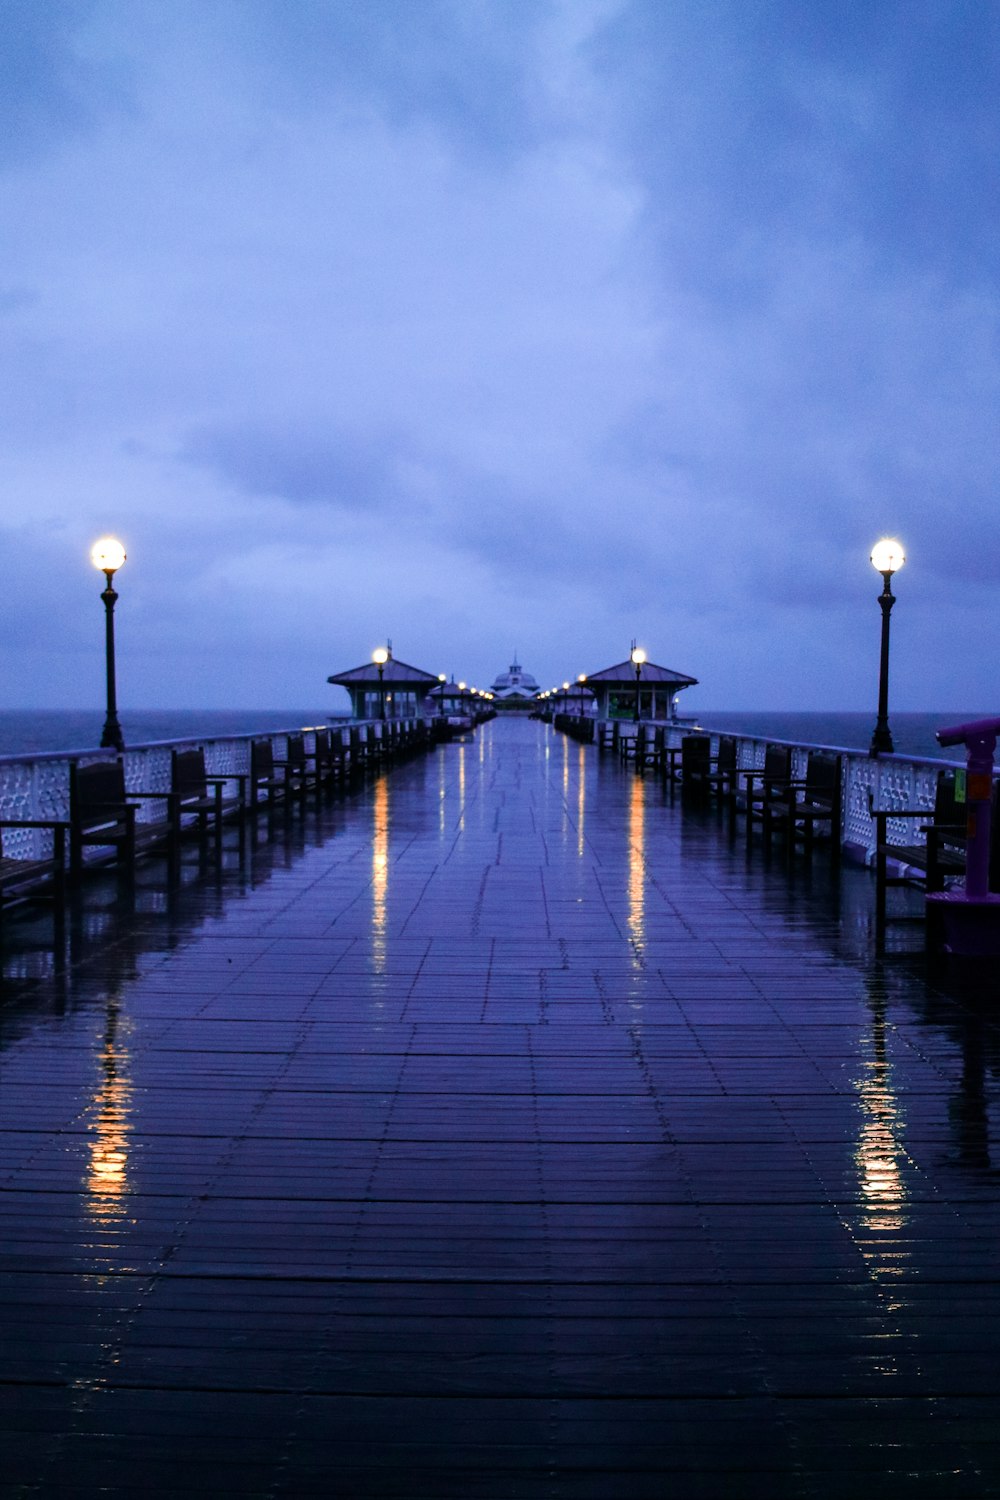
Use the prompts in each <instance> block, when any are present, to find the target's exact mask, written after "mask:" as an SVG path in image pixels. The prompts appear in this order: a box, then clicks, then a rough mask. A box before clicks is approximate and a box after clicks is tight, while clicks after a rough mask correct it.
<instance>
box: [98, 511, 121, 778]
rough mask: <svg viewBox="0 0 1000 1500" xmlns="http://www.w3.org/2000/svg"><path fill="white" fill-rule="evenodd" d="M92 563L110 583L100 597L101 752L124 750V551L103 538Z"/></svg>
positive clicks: (110, 537)
mask: <svg viewBox="0 0 1000 1500" xmlns="http://www.w3.org/2000/svg"><path fill="white" fill-rule="evenodd" d="M90 560H91V562H92V563H93V564H94V567H95V568H97V569H98V570H99V571H100V572H101V573H103V574H104V576H105V578H106V579H107V586H106V588H105V589H104V592H103V593H102V594H101V598H102V599H103V600H104V665H105V670H106V673H107V681H108V693H107V698H108V711H107V717H106V718H105V720H104V729H103V732H102V734H101V747H102V749H111V750H124V749H125V740H124V737H123V735H122V726H121V725H120V724H119V722H118V698H117V692H116V688H115V603H116V601H117V599H118V595H117V594H116V593H115V587H114V577H115V574H116V573H117V572H118V569H119V568H120V567H121V565H122V563H123V562H124V561H125V548H124V547H123V546H122V544H121V542H119V541H118V540H117V539H116V538H115V537H113V536H104V537H101V540H100V541H99V542H95V543H94V545H93V546H92V547H91V549H90Z"/></svg>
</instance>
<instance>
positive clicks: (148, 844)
mask: <svg viewBox="0 0 1000 1500" xmlns="http://www.w3.org/2000/svg"><path fill="white" fill-rule="evenodd" d="M140 800H148V801H159V802H163V803H164V804H166V805H169V798H168V796H167V794H166V793H165V792H127V791H126V790H125V767H124V765H123V764H122V761H121V760H120V759H118V760H100V761H92V762H91V763H90V764H88V765H85V766H81V765H78V764H77V762H76V761H71V762H70V768H69V867H70V874H71V876H72V878H73V879H77V878H79V876H80V874H81V872H82V870H83V863H84V861H83V851H84V849H86V848H106V849H110V850H112V851H113V857H114V859H115V860H116V862H117V864H118V867H119V868H120V869H121V870H124V871H125V872H126V873H128V874H129V875H131V874H132V872H133V870H134V867H135V861H136V857H137V855H138V854H140V853H146V852H148V851H150V850H152V849H155V848H156V847H157V846H158V845H160V844H162V843H164V842H167V841H169V839H170V835H171V831H172V830H171V824H170V820H169V817H168V818H167V819H165V820H164V821H162V822H157V823H143V824H140V825H138V826H137V825H136V806H135V803H136V801H140ZM109 857H110V856H109Z"/></svg>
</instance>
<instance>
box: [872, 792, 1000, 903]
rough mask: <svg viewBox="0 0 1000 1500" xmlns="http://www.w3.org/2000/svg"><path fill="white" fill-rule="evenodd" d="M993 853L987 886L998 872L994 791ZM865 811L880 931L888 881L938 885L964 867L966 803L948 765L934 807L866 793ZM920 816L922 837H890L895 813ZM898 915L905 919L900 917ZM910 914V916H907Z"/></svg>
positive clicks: (993, 885)
mask: <svg viewBox="0 0 1000 1500" xmlns="http://www.w3.org/2000/svg"><path fill="white" fill-rule="evenodd" d="M993 802H994V817H993V853H992V857H991V861H990V865H991V874H990V886H991V888H996V886H997V884H998V881H997V876H998V874H1000V858H998V856H997V848H998V843H1000V834H998V829H997V817H996V812H997V797H996V792H995V791H994V798H993ZM868 811H869V813H870V814H871V817H872V821H873V822H874V824H875V922H876V927H877V929H878V930H879V931H881V930H882V929H883V928H884V927H885V923H886V920H887V918H886V892H887V890H888V889H889V887H890V886H908V887H910V888H911V889H914V890H922V891H924V892H925V893H926V892H929V891H940V890H943V888H944V882H945V879H946V877H947V876H949V875H961V874H963V873H964V871H965V835H966V810H965V803H964V802H959V801H958V799H957V797H956V790H955V776H954V773H953V772H951V771H941V772H939V773H938V779H937V786H936V787H935V789H934V809H933V812H928V810H927V809H926V808H902V809H899V808H896V809H893V808H888V807H876V806H875V805H874V799H873V798H872V797H871V795H870V794H869V798H868ZM904 818H906V819H913V818H916V819H919V820H920V831H921V832H922V833H923V834H924V836H925V839H926V842H925V843H923V844H917V843H909V844H904V843H898V844H897V843H892V842H890V839H889V824H890V823H891V822H894V821H896V820H897V819H904ZM890 860H894V861H896V862H897V863H898V865H899V866H900V871H899V873H898V874H896V875H890V874H889V861H890ZM900 920H906V919H905V918H902V919H900ZM911 920H912V919H911Z"/></svg>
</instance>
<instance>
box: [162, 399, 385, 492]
mask: <svg viewBox="0 0 1000 1500" xmlns="http://www.w3.org/2000/svg"><path fill="white" fill-rule="evenodd" d="M181 456H182V457H183V458H185V459H186V460H188V461H189V462H191V463H195V464H200V465H202V466H207V467H209V468H211V469H213V470H214V471H215V472H216V473H217V474H218V475H219V476H220V477H221V478H222V479H224V480H225V482H226V483H227V484H229V485H232V486H233V487H234V488H235V489H237V490H239V491H241V492H242V493H243V494H246V495H257V496H265V495H267V496H273V497H275V498H277V499H281V500H287V501H290V502H292V503H293V504H307V505H316V504H319V505H331V506H337V507H341V508H343V509H345V510H350V511H361V512H371V513H378V512H384V511H385V510H386V509H387V508H391V507H392V505H393V504H395V503H398V502H399V501H400V499H402V498H405V497H404V494H403V491H404V481H403V479H402V477H401V474H400V469H401V468H403V467H405V465H406V464H407V463H408V462H413V461H414V460H415V454H414V453H413V449H412V447H411V445H409V444H407V442H406V441H405V439H404V438H403V437H402V435H401V434H399V433H394V432H390V431H385V430H383V431H372V432H359V431H343V430H342V431H330V430H329V428H326V427H324V428H322V429H317V430H309V429H307V428H303V427H302V426H298V425H296V424H294V423H291V424H290V423H287V422H284V423H280V424H273V423H270V422H267V421H261V420H252V419H248V420H246V421H244V422H234V423H225V424H221V425H217V426H214V427H203V428H200V429H197V430H196V431H195V432H193V433H192V434H191V435H190V437H189V439H188V441H187V443H186V444H185V446H184V448H183V449H182V453H181Z"/></svg>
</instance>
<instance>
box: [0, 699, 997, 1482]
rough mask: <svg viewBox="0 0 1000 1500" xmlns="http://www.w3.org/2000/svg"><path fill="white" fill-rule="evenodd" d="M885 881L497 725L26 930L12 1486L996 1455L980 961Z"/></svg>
mask: <svg viewBox="0 0 1000 1500" xmlns="http://www.w3.org/2000/svg"><path fill="white" fill-rule="evenodd" d="M872 885H873V883H872V880H871V877H870V876H869V875H868V873H867V872H864V871H856V870H850V869H847V870H844V871H843V872H842V873H841V874H839V875H837V876H835V877H834V876H831V875H830V874H829V873H827V872H826V871H825V870H824V867H823V862H822V860H820V859H817V860H816V861H815V863H814V867H813V869H812V871H811V873H804V872H803V871H802V869H801V866H800V867H799V876H798V878H797V879H795V880H789V878H788V876H787V873H786V870H785V866H784V864H783V862H782V861H781V860H780V859H773V860H766V859H765V858H764V857H763V855H762V853H761V852H760V851H759V850H758V851H756V852H755V853H754V854H753V855H751V856H750V857H749V858H748V857H747V853H746V849H745V845H744V841H743V839H742V837H741V836H740V837H737V838H736V839H735V841H730V839H729V838H728V837H727V834H726V831H725V828H724V826H723V825H721V824H720V823H718V822H717V821H716V819H715V818H714V816H713V815H712V814H711V812H709V813H704V812H699V811H698V810H696V809H685V808H683V807H682V806H681V805H680V803H678V804H677V805H675V806H671V805H670V804H669V803H667V802H665V801H664V797H663V793H662V789H661V786H660V784H659V782H658V781H657V780H655V779H647V780H646V781H645V782H644V781H643V780H642V778H637V777H636V776H634V774H633V773H632V772H631V771H630V770H626V769H623V768H622V767H621V766H620V765H619V764H618V763H617V761H614V760H613V759H612V758H611V757H607V758H606V759H604V760H603V761H602V760H600V759H599V758H598V756H597V754H596V752H595V751H594V750H593V749H589V748H584V747H581V746H579V745H576V744H573V743H570V742H568V741H566V740H565V739H563V738H561V737H559V736H557V735H555V734H554V733H553V732H552V731H551V730H550V729H547V728H546V727H544V726H542V725H539V724H537V723H534V722H525V721H523V720H516V721H514V722H507V721H497V722H495V723H493V724H490V725H488V726H486V727H485V728H484V729H482V730H480V731H479V734H478V737H477V739H476V741H475V742H472V743H468V744H465V745H452V746H450V747H447V748H445V749H443V750H440V751H437V752H435V753H434V754H432V755H429V756H426V757H422V758H420V759H418V760H414V761H411V762H408V763H406V764H405V765H403V766H401V767H400V768H398V769H397V770H395V771H394V772H392V773H391V774H390V775H388V776H383V777H381V778H380V779H378V780H375V781H373V782H371V783H369V784H368V785H367V786H366V787H365V788H364V789H363V790H361V791H360V792H358V793H357V794H356V795H354V796H353V797H351V798H350V799H347V800H343V801H339V802H335V803H333V804H331V805H330V806H329V807H328V808H327V809H325V810H324V811H322V812H321V813H318V814H312V815H310V816H309V817H308V818H307V819H306V820H305V821H304V822H303V823H299V822H297V821H296V822H294V823H293V824H292V825H291V827H290V829H288V830H286V829H285V828H284V827H283V826H282V825H281V824H280V823H279V824H278V826H277V828H276V830H275V831H274V833H273V837H272V839H271V841H270V842H268V841H266V840H263V839H262V841H261V842H260V843H259V844H258V845H257V847H256V849H255V852H254V854H253V858H252V860H251V861H250V862H249V863H248V864H247V866H246V867H245V869H244V870H243V871H242V872H241V871H240V870H239V869H238V868H237V867H236V866H235V864H233V866H232V867H231V868H228V869H227V870H226V871H225V872H224V874H223V875H221V876H220V877H218V878H214V877H213V876H211V875H207V876H204V877H203V878H199V879H191V880H188V881H187V882H186V883H185V884H184V885H183V887H182V888H181V889H180V890H179V891H176V892H174V893H173V894H170V893H169V892H168V891H167V890H166V888H165V887H164V886H163V885H160V884H158V883H157V876H156V871H155V870H151V871H150V873H148V874H147V875H146V877H145V878H144V882H143V883H142V884H141V885H140V887H139V890H138V892H137V894H136V897H135V901H134V904H133V905H132V906H130V907H129V909H128V910H122V909H121V908H120V907H119V906H117V905H116V903H115V899H114V896H113V893H112V889H111V887H110V886H109V887H108V888H107V889H105V888H103V887H100V886H95V888H94V890H93V891H92V892H91V894H90V895H89V896H88V898H87V907H86V909H85V911H84V913H83V915H82V918H81V920H80V922H79V923H78V924H76V926H75V927H74V929H73V931H72V933H71V934H70V968H69V970H68V972H63V973H55V974H51V973H49V972H48V968H47V966H46V961H45V955H44V954H43V953H41V954H40V953H37V952H32V951H31V947H30V945H31V942H32V940H34V939H35V938H38V937H39V934H40V932H41V928H40V925H39V923H37V922H30V923H29V922H26V921H24V920H12V921H10V922H8V924H7V928H6V948H5V952H4V972H5V976H6V977H5V981H4V993H5V1001H4V1005H3V1007H2V1009H0V1027H2V1031H0V1132H2V1133H0V1149H2V1159H0V1185H2V1188H3V1192H2V1195H0V1206H2V1215H3V1218H2V1229H3V1234H2V1243H0V1320H2V1327H0V1334H2V1337H0V1496H3V1497H10V1496H18V1497H28V1496H36V1495H41V1496H48V1495H52V1496H60V1497H62V1496H66V1497H72V1496H96V1495H113V1496H139V1495H164V1496H177V1495H188V1494H211V1495H213V1496H216V1495H241V1496H242V1495H246V1496H261V1497H271V1496H273V1497H279V1496H298V1495H324V1496H338V1497H339V1496H343V1497H367V1496H384V1497H389V1496H392V1497H398V1500H423V1497H455V1500H476V1497H490V1500H507V1497H510V1500H515V1497H531V1500H543V1497H544V1500H563V1497H565V1500H591V1497H592V1500H616V1497H622V1500H645V1497H650V1500H664V1497H680V1500H687V1497H692V1500H698V1497H716V1496H718V1497H722V1496H725V1497H727V1500H728V1497H731V1500H739V1497H745V1496H751V1495H752V1496H761V1497H768V1500H781V1497H785V1496H795V1497H802V1500H825V1497H830V1500H833V1497H837V1500H842V1497H844V1496H848V1495H851V1494H857V1495H859V1496H865V1495H869V1494H870V1495H877V1496H878V1497H879V1500H891V1497H895V1496H921V1497H924V1496H926V1497H937V1496H946V1497H952V1496H955V1497H960V1496H976V1497H983V1496H990V1495H998V1494H1000V1358H998V1355H997V1348H998V1345H1000V1261H998V1244H1000V1239H998V1234H1000V1176H998V1173H997V1166H996V1165H994V1163H993V1160H992V1156H993V1151H994V1148H993V1147H992V1141H991V1136H992V1135H994V1134H995V1133H996V1131H997V1129H998V1121H1000V1098H998V1085H997V1063H998V1060H1000V1046H998V1030H997V1022H996V1013H995V1011H994V1009H993V1008H992V1005H991V1002H992V1001H993V1000H995V999H996V988H997V986H996V982H995V979H994V977H993V976H992V975H985V976H983V975H980V976H972V977H970V978H966V979H959V978H956V977H955V976H948V975H944V976H936V977H931V976H929V975H928V974H927V973H926V972H925V971H924V968H923V965H922V962H921V961H920V960H919V959H909V960H901V959H899V958H890V959H887V960H885V961H880V962H879V961H876V960H875V958H874V956H873V953H874V945H873V942H872V938H871V932H870V923H871V920H872V907H873V900H874V895H873V889H872ZM998 1162H1000V1156H998Z"/></svg>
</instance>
